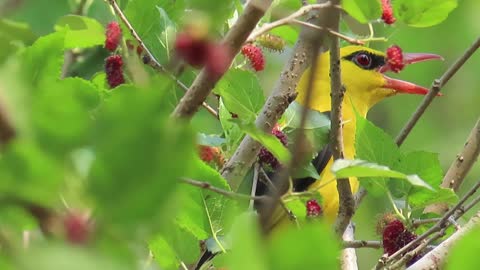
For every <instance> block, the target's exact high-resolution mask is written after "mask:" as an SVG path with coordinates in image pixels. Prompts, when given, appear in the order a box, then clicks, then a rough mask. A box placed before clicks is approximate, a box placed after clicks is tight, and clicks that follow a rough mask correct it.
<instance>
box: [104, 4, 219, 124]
mask: <svg viewBox="0 0 480 270" xmlns="http://www.w3.org/2000/svg"><path fill="white" fill-rule="evenodd" d="M108 3H109V4H110V6H111V7H112V8H113V10H114V11H115V14H116V15H117V16H118V17H119V18H120V19H121V20H122V22H123V23H124V24H125V26H126V27H127V28H128V30H129V31H130V33H131V34H132V36H133V37H134V38H135V40H136V41H137V42H138V44H139V46H140V47H141V48H142V50H143V52H144V53H145V58H144V59H145V61H144V63H145V64H147V65H149V66H151V67H152V68H153V69H155V70H157V71H159V72H161V73H164V74H166V75H167V76H169V77H170V78H171V79H172V80H173V81H174V82H175V83H176V84H177V85H178V86H179V87H180V88H181V89H182V90H184V91H185V92H187V91H188V87H187V86H186V85H185V84H183V83H182V82H181V81H180V80H178V79H177V78H176V77H175V75H173V74H172V73H170V72H169V71H168V70H167V69H166V68H165V67H164V66H162V65H161V64H160V63H159V62H158V61H157V59H155V57H154V56H153V54H152V53H151V52H150V50H149V49H148V48H147V46H146V45H145V43H144V42H143V40H142V38H141V37H140V36H139V35H138V33H137V32H136V31H135V29H134V28H133V26H132V24H131V23H130V22H129V21H128V19H127V17H126V16H125V14H124V13H123V11H122V9H120V7H119V6H118V4H117V2H116V1H115V0H108ZM201 105H202V106H203V107H204V108H205V109H206V110H207V111H208V112H209V113H210V114H211V115H213V116H214V117H215V118H217V119H218V113H217V111H215V109H213V108H212V107H210V105H208V103H206V102H205V101H203V102H202V103H201Z"/></svg>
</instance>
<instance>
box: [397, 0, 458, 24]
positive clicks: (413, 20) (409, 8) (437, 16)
mask: <svg viewBox="0 0 480 270" xmlns="http://www.w3.org/2000/svg"><path fill="white" fill-rule="evenodd" d="M392 5H393V12H394V14H395V16H396V17H397V18H399V19H400V20H401V21H402V22H404V23H406V24H408V25H409V26H414V27H428V26H433V25H436V24H439V23H441V22H442V21H444V20H445V19H446V18H447V17H448V15H449V14H450V12H452V10H454V9H455V8H456V7H457V0H426V1H416V0H395V1H392Z"/></svg>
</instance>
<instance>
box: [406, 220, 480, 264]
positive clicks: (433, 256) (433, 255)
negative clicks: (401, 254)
mask: <svg viewBox="0 0 480 270" xmlns="http://www.w3.org/2000/svg"><path fill="white" fill-rule="evenodd" d="M479 224H480V212H477V214H475V215H474V216H473V217H472V218H471V219H470V220H469V221H468V222H467V224H465V226H463V227H462V228H461V229H460V230H458V231H457V232H455V233H454V234H452V235H451V236H450V237H449V238H448V239H447V240H445V241H443V242H442V243H441V244H440V245H438V246H437V247H436V248H434V249H433V250H432V251H430V252H429V253H427V254H425V255H424V256H423V257H422V258H421V259H420V260H418V261H417V262H415V263H414V264H413V265H411V266H410V267H408V268H407V270H421V269H441V268H442V266H443V264H444V262H445V259H446V258H447V257H448V255H449V253H450V249H451V247H452V245H453V244H455V243H456V242H457V241H458V240H460V239H461V238H462V237H464V236H465V235H466V234H467V233H468V232H469V231H471V230H472V229H473V228H476V227H478V226H479Z"/></svg>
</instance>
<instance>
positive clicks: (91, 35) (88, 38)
mask: <svg viewBox="0 0 480 270" xmlns="http://www.w3.org/2000/svg"><path fill="white" fill-rule="evenodd" d="M63 29H67V30H66V32H67V33H66V36H65V48H66V49H72V48H88V47H93V46H95V45H102V44H103V43H104V42H105V29H104V28H103V26H102V25H101V24H100V23H99V22H98V21H97V20H95V19H92V18H88V17H84V16H78V15H67V16H64V17H62V18H60V20H58V22H57V24H56V25H55V30H56V31H62V30H63Z"/></svg>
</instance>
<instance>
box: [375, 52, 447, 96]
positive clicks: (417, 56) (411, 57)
mask: <svg viewBox="0 0 480 270" xmlns="http://www.w3.org/2000/svg"><path fill="white" fill-rule="evenodd" d="M436 59H438V60H443V57H441V56H440V55H436V54H430V53H404V54H403V63H404V64H405V65H407V64H414V63H418V62H423V61H428V60H436ZM390 70H391V67H390V65H389V64H388V63H387V64H385V65H384V66H382V67H381V68H380V69H379V70H378V71H379V72H380V73H385V72H387V71H390ZM383 77H384V78H385V85H384V87H385V88H388V89H393V90H395V91H397V92H399V93H407V94H417V95H426V94H427V93H428V91H429V89H428V88H425V87H423V86H419V85H416V84H413V83H410V82H406V81H402V80H398V79H393V78H390V77H387V76H386V75H383ZM441 95H442V94H440V93H438V94H437V96H441Z"/></svg>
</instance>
